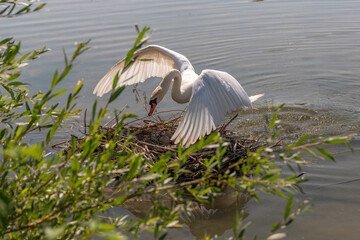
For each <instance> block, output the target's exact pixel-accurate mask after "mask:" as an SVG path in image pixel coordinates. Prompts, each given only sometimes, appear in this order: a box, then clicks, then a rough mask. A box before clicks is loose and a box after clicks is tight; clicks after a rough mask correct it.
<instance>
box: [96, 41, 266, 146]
mask: <svg viewBox="0 0 360 240" xmlns="http://www.w3.org/2000/svg"><path fill="white" fill-rule="evenodd" d="M134 57H135V58H136V61H135V62H134V64H132V65H131V66H130V67H129V68H128V69H127V70H126V71H125V72H123V73H122V74H120V75H119V81H118V86H117V87H119V86H122V85H131V84H135V83H139V82H144V81H145V80H146V79H148V78H150V77H161V78H163V80H162V81H161V83H160V84H159V86H158V87H157V88H156V89H155V90H154V91H153V93H152V95H151V97H150V105H151V110H150V112H149V115H150V114H152V112H153V110H154V108H155V106H156V105H157V104H158V103H159V102H160V101H161V100H162V99H163V97H164V96H165V94H166V92H167V90H168V89H169V87H170V85H171V82H172V80H174V82H173V86H172V90H171V96H172V98H173V100H174V101H176V102H178V103H186V102H189V106H188V108H187V109H186V111H185V113H184V117H183V118H182V120H181V122H180V123H179V126H178V128H177V129H176V131H175V133H174V135H173V136H172V138H171V140H175V144H177V143H179V142H180V140H183V144H184V145H186V147H187V146H189V145H190V144H193V143H195V142H196V140H198V139H199V138H200V137H201V136H204V135H207V134H209V133H211V131H212V130H214V129H216V126H218V125H219V124H220V123H221V121H223V120H224V119H225V116H226V114H227V113H231V112H233V111H238V110H241V109H243V108H245V107H248V108H251V102H253V101H256V100H257V99H258V98H260V97H261V96H263V94H259V95H256V96H252V97H250V98H249V97H248V95H247V94H246V92H245V90H244V89H243V88H242V86H241V85H240V83H239V82H238V81H237V80H236V79H235V78H234V77H232V76H231V75H230V74H228V73H226V72H221V71H215V70H203V71H202V72H201V74H200V75H197V74H196V73H195V71H194V68H193V66H192V65H191V63H190V61H189V60H188V59H187V58H186V57H185V56H183V55H181V54H179V53H177V52H174V51H172V50H170V49H167V48H164V47H161V46H157V45H151V46H148V47H145V48H142V49H139V50H137V51H136V52H135V53H134ZM124 61H125V60H124V59H123V60H121V61H120V62H118V63H117V64H115V65H114V66H113V67H112V68H111V69H110V71H109V72H108V73H106V74H105V76H104V77H103V78H102V79H101V80H100V81H99V83H98V84H97V85H96V87H95V89H94V94H97V95H98V96H102V95H103V94H105V93H107V92H109V91H110V90H111V89H112V83H113V79H114V77H115V75H116V74H118V73H121V71H122V70H123V67H124Z"/></svg>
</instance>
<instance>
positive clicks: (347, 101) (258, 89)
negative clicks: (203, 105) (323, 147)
mask: <svg viewBox="0 0 360 240" xmlns="http://www.w3.org/2000/svg"><path fill="white" fill-rule="evenodd" d="M359 12H360V2H359V1H350V0H345V1H336V0H318V1H281V0H279V1H275V0H274V1H271V0H268V1H261V2H252V1H215V0H213V1H209V0H206V1H205V0H204V1H188V0H184V1H146V0H136V1H120V0H118V1H115V0H108V1H99V0H94V1H90V0H81V1H80V0H72V1H70V0H61V1H60V0H53V1H48V4H47V7H46V9H45V10H44V11H41V12H38V13H34V14H30V15H25V16H22V17H15V18H10V19H0V37H1V38H5V37H10V36H12V37H15V39H17V40H21V41H22V46H23V50H22V51H23V52H26V51H30V50H32V49H34V48H41V47H42V46H43V45H46V46H47V47H49V48H51V49H52V51H50V52H49V53H47V54H45V55H43V56H42V57H41V58H40V59H38V60H36V61H35V62H33V63H32V66H33V67H31V68H26V69H24V71H23V75H22V77H23V78H24V79H26V80H27V81H30V82H31V89H32V90H33V91H37V90H42V91H45V90H47V89H48V88H49V86H50V82H51V76H52V74H53V72H54V71H55V69H58V68H59V69H60V68H61V67H62V66H63V53H62V51H63V48H65V49H66V51H67V52H68V53H70V52H71V51H72V50H73V49H74V42H80V41H84V40H87V39H92V40H91V45H92V46H93V49H92V50H90V51H88V52H87V53H85V54H84V55H83V56H81V57H80V58H79V60H78V62H77V64H76V66H75V68H74V70H73V71H72V73H71V74H70V76H69V78H67V80H65V81H64V82H63V83H61V84H62V85H61V87H67V88H69V89H72V88H73V87H74V86H75V85H76V82H77V81H78V80H79V79H84V81H85V87H84V90H83V91H82V96H81V98H80V103H79V105H78V106H79V107H80V108H82V109H85V108H88V109H90V108H91V106H92V103H93V101H94V99H95V96H93V95H92V90H93V88H94V87H95V85H96V83H97V81H98V80H99V79H100V78H101V77H102V76H103V74H104V73H105V72H107V71H108V69H109V68H110V67H111V66H112V65H113V64H114V63H116V62H117V61H118V60H120V59H121V58H122V57H123V56H124V54H125V53H126V51H127V50H128V49H129V47H131V45H132V43H133V40H134V38H135V35H136V34H135V30H134V27H133V26H134V24H139V25H140V26H144V25H148V26H150V27H151V28H152V29H153V30H154V32H153V37H152V38H151V41H150V43H152V44H159V45H163V46H166V47H168V48H170V49H173V50H175V51H178V52H180V53H182V54H184V55H185V56H187V57H188V58H189V60H190V61H191V62H192V64H193V66H194V67H195V69H196V70H197V72H198V73H200V72H201V70H203V69H208V68H210V69H217V70H222V71H227V72H229V73H230V74H232V75H233V76H234V77H235V78H236V79H237V80H239V82H240V83H241V84H242V85H243V87H244V88H245V90H246V91H247V92H248V94H249V95H254V94H259V93H265V95H266V98H264V99H263V100H262V101H259V102H258V103H256V105H255V107H256V108H257V110H254V111H247V112H245V113H243V114H242V115H241V117H239V118H238V122H236V123H234V124H233V126H232V127H233V128H234V129H236V130H237V131H239V132H241V133H242V134H244V135H246V136H256V135H258V134H261V132H262V129H263V124H264V115H265V114H269V110H268V106H270V105H271V104H278V103H283V102H284V103H286V107H285V108H284V110H283V112H282V113H281V115H280V119H281V120H282V123H281V124H282V128H283V130H284V134H285V135H284V136H285V137H286V138H287V139H294V138H295V137H298V136H299V135H302V134H304V133H310V134H314V135H318V136H323V135H344V134H350V133H353V134H355V135H356V134H358V133H359V132H360V106H359V103H360V80H359V76H360V41H359V39H360V14H359ZM159 80H160V79H153V80H152V81H148V82H146V83H144V84H143V85H141V86H140V88H141V89H144V90H146V93H147V95H150V93H151V91H152V90H153V89H154V88H155V86H156V84H157V83H158V82H159ZM166 100H168V101H166ZM62 101H64V102H65V101H66V99H63V100H62ZM105 101H106V97H104V98H102V99H100V102H105ZM125 104H128V105H129V108H128V109H127V110H128V111H131V112H135V113H136V114H138V115H139V116H145V115H146V112H145V111H144V110H143V108H142V107H141V105H140V104H137V103H136V101H135V98H134V97H133V95H132V91H131V89H130V88H129V89H127V90H126V91H125V93H124V94H123V95H122V96H121V98H120V99H119V100H118V101H117V102H116V103H115V104H113V105H112V107H116V108H118V109H119V108H122V107H123V106H124V105H125ZM184 107H185V106H184V105H177V104H175V103H174V102H172V101H171V100H170V97H169V96H167V99H165V101H163V102H161V104H160V105H159V106H158V108H159V109H160V110H167V109H174V108H184ZM358 139H359V138H358V137H357V136H356V137H355V140H354V141H353V144H354V148H355V151H354V152H353V153H351V152H349V151H347V150H346V149H345V148H342V147H336V148H335V147H334V148H333V149H330V151H332V152H333V153H335V156H336V159H337V162H336V163H330V162H328V161H314V162H313V163H312V164H309V165H308V166H306V167H305V168H304V170H305V171H306V172H307V176H308V178H309V179H310V181H309V182H307V183H306V184H304V185H303V188H304V192H305V194H298V196H297V197H298V199H299V200H302V199H308V198H309V199H311V200H312V202H313V203H314V207H313V209H314V212H313V213H307V214H303V215H301V216H300V217H298V219H297V220H296V221H295V222H294V223H293V224H291V225H290V226H289V228H287V229H286V230H285V232H286V233H287V234H288V238H289V239H358V236H359V233H360V229H359V227H358V224H359V222H360V187H359V186H360V181H352V182H348V183H342V184H336V183H340V182H346V181H351V180H354V179H356V178H359V177H360V174H359V172H360V171H359V170H360V163H359V160H360V159H359V157H360V150H359V149H360V146H359V140H358ZM333 184H335V185H333ZM226 199H227V200H228V201H223V202H221V204H219V206H218V207H217V208H216V209H212V210H208V211H207V213H206V214H202V215H201V214H200V213H199V214H198V215H197V217H194V218H193V219H185V220H184V222H185V223H187V224H188V225H186V227H185V228H183V229H176V230H171V231H170V236H169V239H195V238H201V237H202V235H203V234H204V232H207V233H209V234H212V235H218V236H219V238H220V239H221V238H223V239H225V238H227V237H229V236H232V224H233V222H232V221H233V217H234V216H233V213H234V208H235V205H234V204H233V201H232V200H231V199H232V198H229V197H227V198H226ZM263 199H264V201H261V202H260V203H256V202H255V201H253V200H250V201H248V199H246V197H245V199H244V201H243V202H244V206H243V209H244V210H245V212H246V214H247V218H246V221H251V222H252V224H251V225H250V227H249V228H248V230H247V236H248V237H249V238H251V237H252V236H254V235H255V234H257V235H258V236H259V237H264V236H266V234H267V233H268V231H269V230H270V229H271V225H272V223H273V222H274V221H275V220H276V221H277V220H280V219H281V217H282V215H283V206H284V204H282V203H283V202H282V200H280V199H278V198H273V197H269V196H264V197H263ZM280 203H281V204H280ZM203 212H204V211H203ZM124 213H127V214H130V216H131V217H140V216H141V209H136V208H134V206H128V210H126V209H114V211H112V212H110V213H109V215H114V216H115V215H116V214H124ZM186 221H187V222H186ZM147 237H149V236H147V235H145V236H143V238H144V239H145V238H147Z"/></svg>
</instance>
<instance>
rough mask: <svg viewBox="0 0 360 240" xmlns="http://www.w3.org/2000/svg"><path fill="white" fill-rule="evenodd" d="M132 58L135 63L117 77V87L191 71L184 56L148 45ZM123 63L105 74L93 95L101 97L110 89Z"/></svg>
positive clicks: (189, 64) (122, 61) (119, 63)
mask: <svg viewBox="0 0 360 240" xmlns="http://www.w3.org/2000/svg"><path fill="white" fill-rule="evenodd" d="M134 58H136V61H135V62H134V63H133V64H132V65H131V66H130V67H129V68H128V69H127V70H126V71H125V72H124V73H122V74H120V75H119V82H118V84H117V87H119V86H122V85H132V84H135V83H139V82H144V81H145V80H146V79H147V78H149V77H164V76H165V75H166V73H168V72H169V71H170V70H172V69H177V70H179V71H183V70H186V69H188V68H191V69H193V67H192V65H191V63H190V62H189V60H188V59H187V58H186V57H185V56H183V55H181V54H179V53H177V52H174V51H172V50H170V49H167V48H164V47H161V46H157V45H150V46H148V47H145V48H142V49H139V50H137V51H136V52H135V53H134ZM124 62H125V59H123V60H121V61H120V62H118V63H117V64H115V65H114V66H113V67H112V68H111V69H110V71H109V72H107V73H106V74H105V76H104V77H103V78H102V79H101V80H100V81H99V83H98V84H97V85H96V87H95V89H94V92H93V93H94V94H96V95H98V96H100V97H101V96H102V95H104V94H105V93H107V92H109V91H110V90H111V89H112V84H113V80H114V77H115V75H116V74H118V73H121V72H122V70H123V68H124Z"/></svg>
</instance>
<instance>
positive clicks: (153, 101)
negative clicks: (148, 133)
mask: <svg viewBox="0 0 360 240" xmlns="http://www.w3.org/2000/svg"><path fill="white" fill-rule="evenodd" d="M165 93H166V91H164V89H163V88H162V87H160V86H159V87H157V88H156V89H155V90H154V91H153V92H152V94H151V97H150V101H149V104H150V111H149V114H148V115H149V116H151V114H153V112H154V110H155V107H156V105H158V104H159V102H161V100H162V99H163V98H164V96H165Z"/></svg>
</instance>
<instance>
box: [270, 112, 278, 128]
mask: <svg viewBox="0 0 360 240" xmlns="http://www.w3.org/2000/svg"><path fill="white" fill-rule="evenodd" d="M277 114H278V112H277V111H275V112H274V114H273V116H272V118H271V121H270V125H269V128H270V129H273V128H274V127H275V122H276V118H277Z"/></svg>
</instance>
